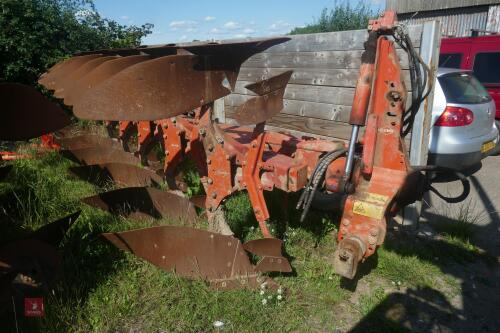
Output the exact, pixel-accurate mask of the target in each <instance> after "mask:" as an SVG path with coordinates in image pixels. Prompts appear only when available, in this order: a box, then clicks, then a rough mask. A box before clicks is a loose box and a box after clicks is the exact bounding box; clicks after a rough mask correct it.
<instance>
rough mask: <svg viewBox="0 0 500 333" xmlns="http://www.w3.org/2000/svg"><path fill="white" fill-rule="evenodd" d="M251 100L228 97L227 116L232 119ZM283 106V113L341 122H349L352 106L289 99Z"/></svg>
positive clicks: (243, 96) (238, 96)
mask: <svg viewBox="0 0 500 333" xmlns="http://www.w3.org/2000/svg"><path fill="white" fill-rule="evenodd" d="M250 98H251V96H248V95H237V94H232V95H229V96H227V97H226V98H225V106H224V109H225V113H226V116H227V117H230V118H231V117H232V115H234V112H235V110H236V108H237V107H238V106H239V105H241V104H243V103H244V102H245V101H246V100H248V99H250ZM283 104H284V109H283V110H282V111H281V113H285V114H290V115H296V116H303V117H311V118H318V119H325V120H335V121H339V122H348V121H349V115H350V113H351V106H349V105H334V104H326V103H315V102H307V101H297V100H289V99H284V100H283Z"/></svg>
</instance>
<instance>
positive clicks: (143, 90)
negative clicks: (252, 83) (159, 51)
mask: <svg viewBox="0 0 500 333" xmlns="http://www.w3.org/2000/svg"><path fill="white" fill-rule="evenodd" d="M201 62H202V59H201V58H200V57H197V56H190V55H174V56H166V57H161V58H157V59H153V60H148V61H144V62H141V63H138V64H135V65H133V66H130V67H128V68H126V69H124V70H123V71H121V72H119V73H118V74H116V75H115V76H113V77H112V78H110V79H109V80H106V81H105V82H103V83H101V84H100V85H98V86H97V87H95V88H94V89H92V90H90V91H88V92H87V93H86V94H85V95H83V96H82V97H81V99H80V100H79V101H78V102H77V103H75V104H74V105H73V110H74V112H75V115H76V116H78V117H79V118H82V119H91V120H123V119H126V120H132V121H139V120H157V119H162V118H168V117H173V116H177V115H180V114H182V113H185V112H188V111H190V110H193V109H194V108H196V107H199V106H201V105H203V104H206V103H210V102H212V101H214V100H216V99H219V98H221V97H224V96H226V95H229V94H230V93H231V91H230V90H229V89H228V88H226V87H224V80H225V79H226V75H225V74H224V72H223V71H217V70H213V71H201V70H196V69H195V66H197V65H199V64H200V63H201ZM158 73H162V75H158ZM187 92H189V93H187ZM179 96H182V98H179Z"/></svg>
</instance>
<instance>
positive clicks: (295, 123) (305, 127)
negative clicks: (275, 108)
mask: <svg viewBox="0 0 500 333" xmlns="http://www.w3.org/2000/svg"><path fill="white" fill-rule="evenodd" d="M226 119H228V122H230V123H231V120H229V119H230V117H228V118H226ZM266 124H267V125H269V126H273V127H275V128H284V129H290V130H293V131H297V132H301V133H312V134H316V135H322V136H328V137H333V138H337V139H340V140H348V139H349V136H350V135H351V126H350V125H349V124H345V123H339V122H335V121H331V120H320V119H316V118H307V117H301V116H294V115H289V114H284V113H280V114H278V115H276V116H274V117H273V118H271V119H269V120H268V121H267V122H266Z"/></svg>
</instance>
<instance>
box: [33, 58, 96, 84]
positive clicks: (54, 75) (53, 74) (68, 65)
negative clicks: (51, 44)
mask: <svg viewBox="0 0 500 333" xmlns="http://www.w3.org/2000/svg"><path fill="white" fill-rule="evenodd" d="M100 56H101V55H100V54H90V55H84V56H78V57H73V58H70V59H67V60H64V61H62V62H61V63H58V64H56V65H54V66H53V67H52V68H51V69H49V71H48V72H46V73H44V74H42V76H41V77H40V79H39V80H38V83H40V84H41V85H42V86H44V87H45V88H47V89H49V90H54V86H55V85H56V84H57V82H58V80H61V79H64V78H65V77H66V76H67V75H68V74H69V73H71V72H73V71H75V70H77V69H78V68H80V66H82V65H84V64H85V63H87V62H89V61H90V60H92V59H95V58H98V57H100Z"/></svg>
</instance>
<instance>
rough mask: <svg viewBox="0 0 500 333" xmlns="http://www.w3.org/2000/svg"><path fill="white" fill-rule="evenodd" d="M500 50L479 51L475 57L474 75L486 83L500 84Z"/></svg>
mask: <svg viewBox="0 0 500 333" xmlns="http://www.w3.org/2000/svg"><path fill="white" fill-rule="evenodd" d="M499 63H500V52H490V53H478V54H476V57H475V58H474V68H473V70H474V75H476V77H477V78H478V80H479V81H481V82H482V83H485V84H500V66H498V64H499Z"/></svg>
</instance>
